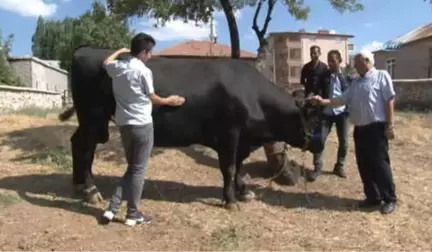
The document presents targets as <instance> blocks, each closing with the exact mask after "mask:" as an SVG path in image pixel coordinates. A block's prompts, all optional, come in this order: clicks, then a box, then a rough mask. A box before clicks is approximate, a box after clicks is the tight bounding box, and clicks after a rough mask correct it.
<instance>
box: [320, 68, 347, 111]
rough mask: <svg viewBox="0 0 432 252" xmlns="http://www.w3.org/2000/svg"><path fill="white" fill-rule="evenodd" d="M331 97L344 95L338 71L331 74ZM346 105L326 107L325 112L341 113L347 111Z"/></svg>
mask: <svg viewBox="0 0 432 252" xmlns="http://www.w3.org/2000/svg"><path fill="white" fill-rule="evenodd" d="M329 92H330V93H329V94H328V95H329V96H328V97H329V98H330V99H331V98H335V97H338V96H341V95H342V84H341V82H340V80H339V78H338V76H337V74H336V73H332V74H330V88H329ZM345 107H346V106H345V105H344V106H340V107H326V108H325V109H324V111H323V112H324V114H325V115H328V116H335V115H339V114H341V113H342V112H344V111H345Z"/></svg>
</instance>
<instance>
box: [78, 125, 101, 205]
mask: <svg viewBox="0 0 432 252" xmlns="http://www.w3.org/2000/svg"><path fill="white" fill-rule="evenodd" d="M86 132H87V131H84V130H83V129H82V128H80V127H78V129H77V130H76V131H75V133H74V134H73V136H72V138H71V144H72V178H73V184H74V187H75V192H76V193H78V194H80V195H81V196H82V197H83V199H84V200H85V201H87V202H89V203H91V204H98V203H100V202H102V201H103V197H102V195H101V194H100V192H99V191H98V189H97V187H96V185H95V183H94V180H93V174H92V165H93V160H94V155H95V151H96V145H97V141H96V139H95V137H94V135H93V134H86Z"/></svg>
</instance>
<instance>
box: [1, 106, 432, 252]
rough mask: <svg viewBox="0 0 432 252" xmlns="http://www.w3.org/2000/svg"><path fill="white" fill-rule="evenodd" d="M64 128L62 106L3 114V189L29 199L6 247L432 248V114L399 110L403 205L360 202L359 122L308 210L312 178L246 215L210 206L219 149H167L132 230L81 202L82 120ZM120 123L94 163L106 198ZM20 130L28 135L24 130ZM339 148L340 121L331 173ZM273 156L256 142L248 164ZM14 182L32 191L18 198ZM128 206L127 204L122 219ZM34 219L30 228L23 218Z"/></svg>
mask: <svg viewBox="0 0 432 252" xmlns="http://www.w3.org/2000/svg"><path fill="white" fill-rule="evenodd" d="M65 125H66V124H60V123H58V121H57V119H56V116H55V115H52V114H48V115H47V116H45V117H37V116H28V115H22V114H9V115H2V116H0V138H1V139H0V140H2V143H3V144H2V145H1V146H2V150H1V151H0V162H2V166H0V190H4V189H6V190H8V191H7V192H12V193H10V194H5V195H3V194H0V205H8V206H10V205H12V204H15V203H16V202H19V200H21V201H25V202H23V203H22V204H19V205H16V206H14V207H8V208H4V209H3V210H2V214H1V215H0V225H1V228H2V230H8V233H7V236H6V235H1V233H0V247H1V248H2V250H17V249H19V248H20V246H21V247H22V246H23V244H24V245H25V248H26V250H78V249H79V250H123V251H124V250H134V251H135V250H149V249H150V250H161V251H165V250H200V249H201V250H224V251H226V250H228V251H230V250H253V251H256V250H259V251H262V250H301V251H304V250H308V251H309V250H325V251H326V250H344V251H346V250H351V251H352V250H396V251H398V250H416V251H427V250H430V248H431V247H432V225H431V224H430V219H431V215H432V214H431V211H430V206H431V205H432V199H431V197H430V192H431V190H432V189H431V186H430V180H431V179H432V170H431V169H430V164H431V163H432V157H431V154H430V153H432V128H431V126H430V125H432V114H431V113H414V112H397V114H396V128H395V131H396V139H395V140H393V141H391V143H390V151H391V161H392V166H393V175H394V179H395V183H396V190H397V194H398V197H399V203H398V208H397V210H396V212H395V213H394V214H392V215H389V216H382V215H381V214H379V212H360V211H358V210H357V209H354V208H353V207H351V204H353V203H355V202H357V200H360V199H362V198H363V188H362V184H361V181H360V177H359V174H358V171H357V166H356V161H355V157H354V146H353V141H352V128H351V129H350V140H349V144H350V145H349V154H348V157H347V161H346V162H347V175H348V178H347V179H340V178H338V177H336V176H333V175H329V174H326V173H325V174H323V175H322V176H320V177H319V178H318V180H317V181H315V182H314V183H309V184H308V188H307V190H308V193H309V195H310V200H311V205H310V206H309V207H305V195H304V194H305V190H304V187H303V181H302V179H300V183H299V184H298V185H296V186H291V187H289V186H280V185H277V184H275V183H273V184H272V187H271V188H264V189H260V191H258V190H256V193H257V195H261V197H262V199H259V200H256V201H252V202H249V203H241V204H240V206H241V211H240V212H236V213H230V212H227V211H225V210H224V209H222V208H220V207H217V206H213V205H216V204H205V203H203V202H205V201H208V200H209V199H212V200H213V199H214V198H217V199H220V197H221V194H222V191H221V185H222V176H221V174H220V170H219V169H218V168H217V165H216V166H215V167H212V164H217V162H213V161H214V159H213V156H214V152H213V151H211V150H205V151H199V154H197V153H198V152H194V151H191V150H190V151H188V152H182V151H179V150H176V149H165V150H164V151H163V152H162V153H160V154H158V155H155V156H153V157H152V158H151V160H150V165H149V168H148V170H147V172H146V186H145V190H144V194H143V198H144V199H143V201H142V204H141V208H142V210H143V211H145V213H148V214H150V215H152V216H153V217H154V222H153V223H152V224H151V225H143V226H139V227H136V228H133V229H130V228H127V227H124V225H120V224H118V223H111V224H110V225H108V226H99V225H98V224H97V221H96V218H95V216H97V214H99V213H100V209H95V208H89V207H87V206H82V205H81V204H80V203H79V202H78V200H72V199H73V197H72V195H71V193H70V191H71V187H70V183H71V182H70V181H71V176H70V173H65V172H64V171H66V170H68V167H71V159H70V156H71V154H70V150H69V148H70V147H69V146H70V141H69V138H70V136H71V134H72V133H73V130H74V129H75V126H73V125H69V126H68V127H66V126H65ZM111 130H112V133H113V134H111V139H110V141H109V142H108V143H107V144H105V145H102V146H101V147H100V148H98V150H97V157H96V159H95V162H94V165H93V171H94V174H95V175H96V177H95V182H96V183H97V185H98V186H99V187H100V189H101V190H102V192H103V196H104V197H109V196H110V195H111V193H112V191H113V190H114V186H115V184H116V183H117V182H118V178H119V177H120V176H122V175H123V173H124V168H125V163H124V157H123V152H122V148H121V145H120V141H119V135H118V132H117V131H116V128H115V127H114V128H112V129H111ZM17 131H19V132H20V133H19V136H16V133H15V136H14V134H13V132H17ZM336 151H337V138H336V134H335V130H333V131H332V133H331V134H330V137H329V139H328V142H327V144H326V150H325V153H324V155H325V156H324V171H331V168H332V166H333V163H334V159H335V157H336ZM29 153H31V154H32V155H33V156H32V158H31V162H27V160H26V162H24V161H20V160H18V161H15V159H14V158H16V157H19V156H23V155H24V156H25V155H28V154H29ZM194 155H195V156H194ZM200 155H201V156H200ZM290 155H291V157H292V158H293V159H294V160H296V161H297V162H298V163H302V161H303V160H302V155H301V151H300V150H292V151H290ZM203 156H205V157H203ZM263 160H265V154H264V153H263V151H262V149H260V150H257V151H256V152H254V153H252V154H251V156H250V157H249V158H248V159H247V160H246V162H245V166H244V169H245V170H246V172H247V171H248V169H250V168H251V167H253V166H249V164H251V163H252V164H253V163H255V162H262V161H263ZM306 166H307V168H308V169H311V166H312V155H310V154H308V155H306ZM264 167H265V165H264V166H263V168H262V169H265V168H264ZM255 172H256V171H255ZM260 181H262V178H261V177H259V176H255V177H253V176H252V177H250V178H249V179H248V180H247V182H248V183H249V184H252V185H255V184H257V185H258V186H260V185H261V184H259V183H260ZM262 185H263V186H265V184H262ZM14 191H15V192H19V193H20V194H19V195H26V197H23V199H20V198H18V197H15V196H14V194H13V192H14ZM0 192H1V191H0ZM50 195H55V197H52V196H50ZM195 198H202V199H205V200H202V201H200V200H198V199H195ZM106 199H107V200H109V198H106ZM216 201H217V200H216ZM14 202H15V203H14ZM105 203H106V202H105ZM124 214H125V212H124V209H122V211H121V212H120V216H119V218H124ZM3 216H7V219H6V217H3ZM23 216H25V217H24V218H26V222H25V225H16V224H17V223H21V222H22V218H23ZM32 216H38V217H37V218H33V217H32ZM77 244H79V246H78V247H77Z"/></svg>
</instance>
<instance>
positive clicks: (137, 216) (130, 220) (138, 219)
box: [125, 212, 152, 226]
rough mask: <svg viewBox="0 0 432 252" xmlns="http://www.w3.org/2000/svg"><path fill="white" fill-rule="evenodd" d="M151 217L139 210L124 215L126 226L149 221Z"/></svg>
mask: <svg viewBox="0 0 432 252" xmlns="http://www.w3.org/2000/svg"><path fill="white" fill-rule="evenodd" d="M151 222H152V217H150V216H146V215H144V214H142V213H141V212H135V213H134V214H128V215H127V216H126V221H125V224H126V225H128V226H135V225H138V224H143V223H151Z"/></svg>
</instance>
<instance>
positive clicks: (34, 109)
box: [10, 107, 62, 117]
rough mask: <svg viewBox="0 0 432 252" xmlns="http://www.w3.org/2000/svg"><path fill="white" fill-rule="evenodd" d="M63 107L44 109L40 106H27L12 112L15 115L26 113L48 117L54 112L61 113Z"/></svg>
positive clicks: (27, 114)
mask: <svg viewBox="0 0 432 252" xmlns="http://www.w3.org/2000/svg"><path fill="white" fill-rule="evenodd" d="M61 110H62V109H60V108H58V109H57V108H55V109H44V108H40V107H26V108H22V109H20V110H17V111H12V112H10V113H11V114H15V115H26V116H34V117H47V116H48V115H50V114H53V113H59V112H60V111H61Z"/></svg>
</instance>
